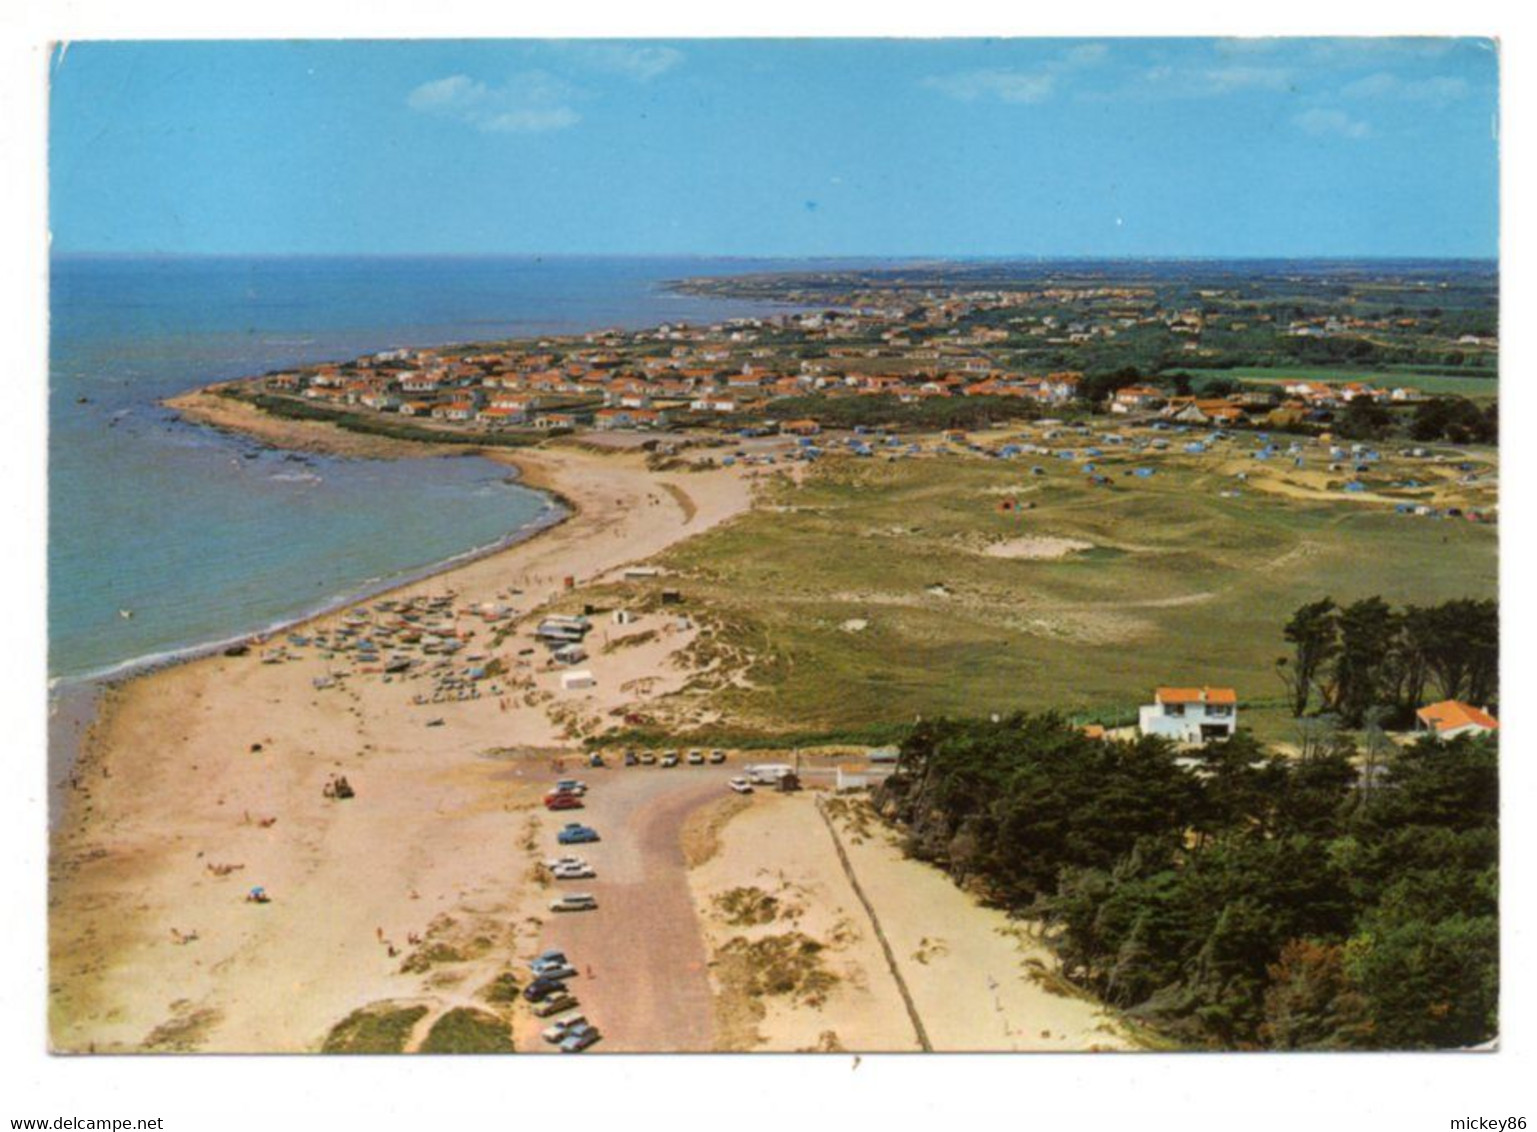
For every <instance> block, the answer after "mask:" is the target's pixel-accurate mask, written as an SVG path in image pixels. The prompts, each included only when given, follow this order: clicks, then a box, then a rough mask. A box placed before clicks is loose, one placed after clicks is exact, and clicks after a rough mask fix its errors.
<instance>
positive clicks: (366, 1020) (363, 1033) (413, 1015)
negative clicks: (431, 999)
mask: <svg viewBox="0 0 1537 1132" xmlns="http://www.w3.org/2000/svg"><path fill="white" fill-rule="evenodd" d="M426 1013H427V1008H426V1007H425V1006H396V1005H394V1004H393V1003H389V1002H376V1003H371V1004H370V1005H368V1006H365V1007H362V1008H361V1009H359V1010H354V1011H353V1012H352V1013H351V1014H349V1015H347V1017H345V1018H343V1019H342V1020H341V1021H340V1022H338V1023H337V1024H336V1025H335V1026H333V1027H332V1028H331V1032H330V1033H329V1034H327V1035H326V1040H325V1044H323V1045H322V1046H321V1047H320V1052H322V1053H403V1052H404V1051H405V1048H406V1043H407V1042H408V1041H410V1039H411V1031H412V1030H413V1029H415V1027H416V1024H417V1023H418V1022H420V1021H421V1020H422V1018H423V1017H424V1016H425V1015H426Z"/></svg>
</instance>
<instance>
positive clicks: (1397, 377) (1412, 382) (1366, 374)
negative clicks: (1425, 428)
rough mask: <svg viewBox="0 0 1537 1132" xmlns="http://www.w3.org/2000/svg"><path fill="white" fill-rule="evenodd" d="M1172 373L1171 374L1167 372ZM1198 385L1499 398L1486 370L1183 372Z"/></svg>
mask: <svg viewBox="0 0 1537 1132" xmlns="http://www.w3.org/2000/svg"><path fill="white" fill-rule="evenodd" d="M1171 372H1173V371H1171ZM1184 372H1187V373H1189V374H1190V376H1191V379H1192V380H1193V381H1194V382H1195V383H1196V384H1197V385H1200V384H1202V383H1204V382H1206V381H1212V380H1215V379H1216V378H1219V377H1231V378H1237V379H1240V380H1242V381H1248V382H1255V383H1259V384H1273V385H1279V384H1281V383H1283V382H1287V381H1328V382H1334V383H1338V384H1343V383H1344V382H1347V381H1365V382H1370V383H1371V384H1373V385H1381V386H1387V387H1389V388H1392V387H1393V386H1395V385H1407V386H1410V387H1412V388H1414V389H1418V390H1419V391H1420V392H1422V393H1455V394H1460V395H1461V396H1464V397H1495V396H1498V395H1499V391H1500V383H1499V379H1498V378H1495V377H1492V376H1490V375H1489V374H1488V372H1487V371H1478V372H1477V373H1476V374H1474V375H1470V376H1467V377H1463V376H1460V375H1457V374H1454V373H1451V372H1448V371H1446V370H1417V369H1413V368H1411V367H1397V366H1395V367H1390V368H1387V369H1375V370H1353V369H1349V368H1346V367H1340V366H1336V367H1333V368H1309V367H1306V366H1278V367H1276V368H1274V369H1272V368H1269V367H1265V366H1235V367H1233V368H1232V369H1201V370H1185V371H1184Z"/></svg>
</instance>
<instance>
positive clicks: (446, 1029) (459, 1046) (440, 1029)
mask: <svg viewBox="0 0 1537 1132" xmlns="http://www.w3.org/2000/svg"><path fill="white" fill-rule="evenodd" d="M419 1052H421V1053H512V1052H513V1048H512V1036H511V1035H510V1034H509V1033H508V1030H507V1023H506V1022H505V1021H504V1020H502V1019H501V1018H498V1017H497V1016H496V1015H495V1014H492V1013H490V1012H488V1011H485V1010H476V1009H475V1008H474V1007H472V1006H459V1007H455V1008H454V1009H453V1010H450V1011H448V1012H447V1013H446V1014H444V1015H443V1016H442V1017H441V1018H439V1019H438V1020H437V1021H436V1022H434V1023H433V1024H432V1029H430V1030H428V1031H427V1036H426V1038H424V1039H423V1040H422V1045H421V1049H420V1051H419Z"/></svg>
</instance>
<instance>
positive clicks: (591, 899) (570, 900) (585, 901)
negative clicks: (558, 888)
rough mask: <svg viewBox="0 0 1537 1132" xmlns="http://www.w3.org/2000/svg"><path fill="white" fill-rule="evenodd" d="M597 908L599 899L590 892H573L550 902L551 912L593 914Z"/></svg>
mask: <svg viewBox="0 0 1537 1132" xmlns="http://www.w3.org/2000/svg"><path fill="white" fill-rule="evenodd" d="M597 906H598V898H597V897H596V896H594V895H593V894H592V893H590V892H573V893H571V894H570V895H569V896H557V897H556V898H555V899H554V900H551V901H550V911H551V912H591V911H592V910H593V909H594V908H596V907H597Z"/></svg>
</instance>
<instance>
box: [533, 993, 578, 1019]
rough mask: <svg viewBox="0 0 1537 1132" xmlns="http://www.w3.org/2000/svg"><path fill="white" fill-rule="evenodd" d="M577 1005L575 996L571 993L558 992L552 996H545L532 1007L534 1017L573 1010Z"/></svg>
mask: <svg viewBox="0 0 1537 1132" xmlns="http://www.w3.org/2000/svg"><path fill="white" fill-rule="evenodd" d="M576 1006H577V1002H576V996H575V995H571V994H558V995H556V996H555V997H554V998H547V999H545V1000H544V1001H543V1002H541V1003H539V1005H537V1006H535V1007H534V1017H535V1018H550V1017H553V1016H554V1015H556V1014H564V1013H565V1012H566V1011H567V1010H575V1009H576Z"/></svg>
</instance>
